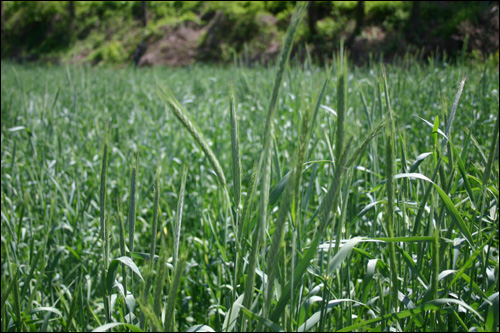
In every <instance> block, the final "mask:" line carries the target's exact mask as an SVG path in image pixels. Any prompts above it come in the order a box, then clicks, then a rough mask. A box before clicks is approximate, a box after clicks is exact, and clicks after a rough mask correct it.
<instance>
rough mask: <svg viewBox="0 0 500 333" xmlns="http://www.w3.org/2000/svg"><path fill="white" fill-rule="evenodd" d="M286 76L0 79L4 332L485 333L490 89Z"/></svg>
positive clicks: (437, 66)
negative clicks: (259, 332) (391, 332)
mask: <svg viewBox="0 0 500 333" xmlns="http://www.w3.org/2000/svg"><path fill="white" fill-rule="evenodd" d="M289 35H290V36H292V37H293V35H292V33H290V34H289ZM287 56H288V53H287V52H286V50H285V51H284V52H283V57H282V59H281V61H278V64H277V66H276V69H274V67H273V68H254V69H249V68H241V67H239V66H234V67H228V68H221V67H215V66H201V65H200V66H193V67H187V68H179V69H169V68H151V69H138V70H134V69H133V68H123V69H113V68H88V67H66V68H64V67H36V66H29V65H25V66H20V65H14V64H10V63H5V62H2V65H1V84H2V86H1V195H2V197H1V227H2V250H1V258H2V259H1V265H2V276H1V285H2V287H1V289H2V298H1V318H2V319H1V330H2V331H63V330H69V331H88V330H94V329H96V330H97V331H99V330H100V331H104V330H126V329H128V330H131V331H139V332H140V331H151V330H153V331H156V330H179V331H186V330H188V329H190V330H191V331H194V330H198V331H212V330H215V331H257V330H263V329H264V330H269V331H277V330H286V331H299V332H300V331H308V330H309V331H353V330H355V331H381V330H382V331H388V330H397V331H400V330H402V331H410V332H412V331H469V330H474V329H475V330H477V331H498V316H499V315H498V313H499V311H498V308H499V293H498V291H499V267H498V263H499V255H498V251H499V250H498V247H499V244H498V240H499V237H498V230H499V217H498V205H499V193H498V189H499V186H498V182H499V164H498V107H499V96H498V91H499V74H498V68H495V67H493V66H490V65H488V64H485V65H475V66H469V65H466V64H464V62H463V61H462V62H460V61H459V62H458V64H456V65H448V64H447V63H446V62H444V61H443V60H442V59H439V58H438V57H436V58H434V59H421V61H417V59H414V58H411V57H410V58H406V59H403V60H401V61H399V62H398V63H397V64H386V65H385V67H384V66H382V65H380V64H379V63H377V62H373V63H372V65H371V66H370V67H369V68H353V67H351V66H349V65H348V59H347V58H344V57H340V56H339V57H337V59H335V60H334V62H333V63H334V65H333V66H332V67H331V68H317V67H315V66H311V65H310V64H309V63H308V62H307V61H306V63H305V64H299V63H297V62H296V61H295V60H294V59H292V60H291V61H290V63H289V65H288V67H286V66H285V63H286V58H287ZM341 58H342V59H341ZM280 73H281V74H282V76H281V78H280ZM152 258H153V259H152ZM200 325H205V326H200Z"/></svg>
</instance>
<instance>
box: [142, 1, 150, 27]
mask: <svg viewBox="0 0 500 333" xmlns="http://www.w3.org/2000/svg"><path fill="white" fill-rule="evenodd" d="M141 11H142V24H143V26H147V25H148V9H147V8H146V1H141Z"/></svg>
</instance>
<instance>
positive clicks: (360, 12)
mask: <svg viewBox="0 0 500 333" xmlns="http://www.w3.org/2000/svg"><path fill="white" fill-rule="evenodd" d="M355 19H356V26H355V28H354V31H353V32H352V34H351V36H349V39H348V40H347V43H346V44H347V47H351V46H352V43H354V39H355V38H356V36H358V35H359V33H360V32H361V28H362V27H363V23H364V20H365V2H364V1H358V4H357V6H356V11H355Z"/></svg>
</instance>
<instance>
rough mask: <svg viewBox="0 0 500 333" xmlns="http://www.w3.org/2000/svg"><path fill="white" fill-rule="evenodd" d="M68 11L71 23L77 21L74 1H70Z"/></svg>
mask: <svg viewBox="0 0 500 333" xmlns="http://www.w3.org/2000/svg"><path fill="white" fill-rule="evenodd" d="M68 2H69V5H68V10H69V19H70V21H71V22H73V20H74V19H75V2H74V1H68Z"/></svg>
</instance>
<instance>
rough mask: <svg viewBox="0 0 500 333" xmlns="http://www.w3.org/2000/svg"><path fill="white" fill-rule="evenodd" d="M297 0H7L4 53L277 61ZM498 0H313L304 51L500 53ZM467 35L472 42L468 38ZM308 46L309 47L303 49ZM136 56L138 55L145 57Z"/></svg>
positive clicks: (169, 61) (117, 60) (74, 58)
mask: <svg viewBox="0 0 500 333" xmlns="http://www.w3.org/2000/svg"><path fill="white" fill-rule="evenodd" d="M294 5H295V1H259V2H251V1H233V2H229V3H228V2H224V1H190V2H189V1H187V2H184V1H85V2H84V1H36V2H31V1H29V2H28V1H3V2H2V31H1V39H2V53H1V55H2V59H15V60H20V61H37V62H43V63H89V64H93V65H96V64H104V63H107V64H125V63H131V62H132V61H133V58H134V54H135V53H136V51H137V50H138V45H139V44H140V43H142V44H141V45H142V46H143V47H142V51H143V52H140V53H141V54H140V56H141V57H140V58H141V59H140V64H141V65H155V64H164V65H186V64H192V63H194V62H210V63H214V62H215V63H231V62H233V61H234V60H235V59H238V61H242V62H243V63H245V64H255V63H264V64H265V63H267V62H269V61H270V60H271V59H274V58H275V56H276V55H277V53H278V50H279V48H280V45H281V42H282V39H283V35H284V31H285V29H286V27H287V26H288V23H289V20H290V15H291V11H292V9H293V7H294ZM498 31H499V27H498V1H493V2H492V1H483V2H481V1H479V2H464V3H462V2H445V1H439V2H422V3H420V2H412V1H314V2H310V3H309V5H308V9H307V14H306V16H305V19H304V20H303V22H302V24H301V25H300V26H299V29H298V32H297V40H296V44H297V45H299V46H300V48H299V50H298V51H297V52H299V55H300V56H301V58H302V59H303V58H305V57H306V54H307V51H309V52H310V54H311V55H312V57H313V58H314V59H315V60H316V61H317V62H320V63H323V62H325V61H329V59H330V58H331V55H332V52H333V51H334V50H335V49H336V48H337V47H338V45H339V41H340V39H345V40H346V46H347V48H349V49H350V50H351V56H352V59H353V60H354V61H355V62H356V63H361V62H365V63H366V62H367V61H368V59H369V58H370V54H384V58H385V59H386V60H390V59H392V58H393V57H394V56H401V57H402V56H404V54H405V53H406V52H410V53H413V54H416V53H419V54H421V57H424V58H425V57H427V56H428V55H430V54H431V53H433V52H435V51H436V50H438V52H443V51H445V52H446V54H447V55H448V56H451V57H455V56H457V55H458V54H460V52H461V50H462V49H464V45H465V50H466V51H467V53H468V54H469V55H470V56H471V58H472V59H475V60H479V61H483V60H485V58H487V57H488V56H489V55H492V54H493V55H495V54H496V57H497V59H498V38H499V35H498ZM466 36H469V38H468V42H467V43H464V42H465V40H466ZM306 50H307V51H306ZM138 60H139V59H138Z"/></svg>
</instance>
